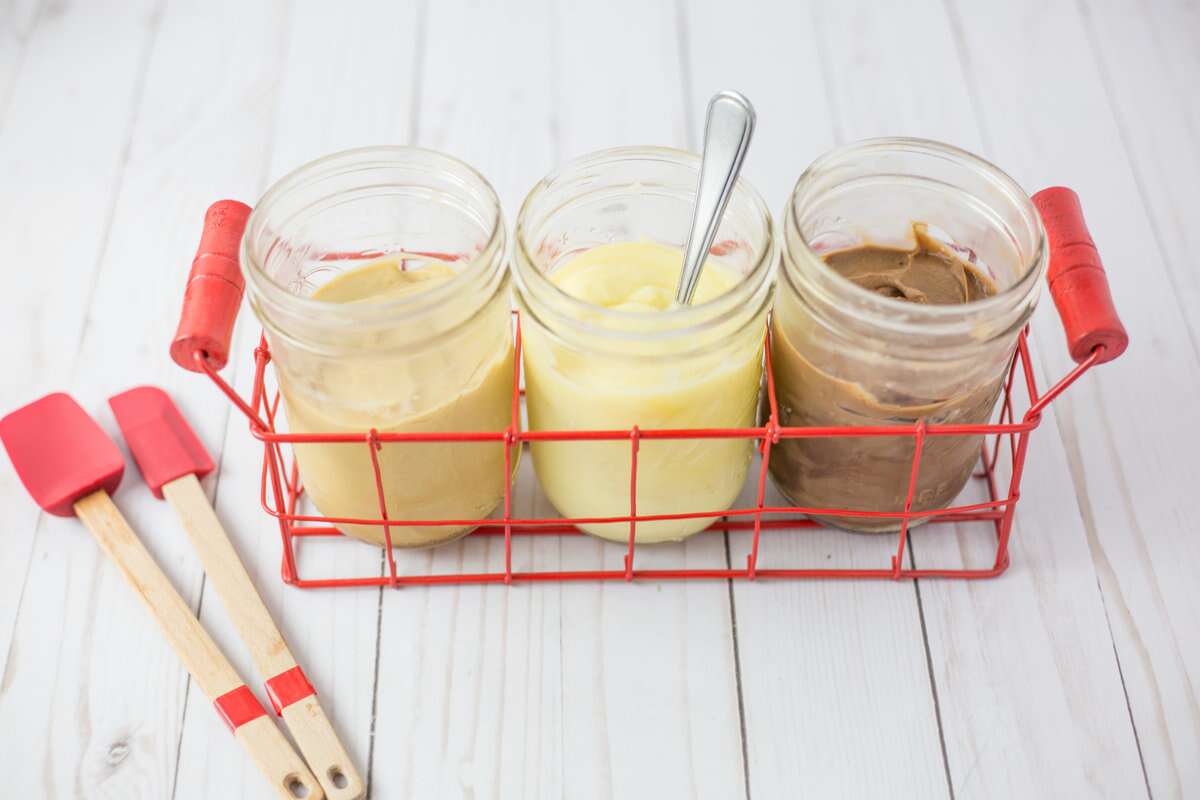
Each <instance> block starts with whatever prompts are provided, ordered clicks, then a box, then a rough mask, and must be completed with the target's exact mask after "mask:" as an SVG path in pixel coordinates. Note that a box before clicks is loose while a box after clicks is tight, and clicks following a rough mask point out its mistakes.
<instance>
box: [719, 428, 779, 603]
mask: <svg viewBox="0 0 1200 800" xmlns="http://www.w3.org/2000/svg"><path fill="white" fill-rule="evenodd" d="M778 435H779V432H778V431H777V430H776V428H775V420H774V418H772V419H771V421H770V423H769V424H768V425H767V428H766V431H765V432H764V433H763V440H762V445H760V447H759V452H760V453H761V454H762V464H760V465H759V469H758V504H757V505H756V506H755V509H754V537H753V539H751V541H750V554H749V555H747V556H746V577H747V578H749V579H750V580H754V579H755V577H756V576H757V574H758V573H757V570H758V540H759V536H760V535H761V534H762V515H763V505H764V500H765V499H766V496H767V465H768V464H770V463H771V443H772V441H773V440H774V439H775V438H776V437H777V436H778ZM726 536H728V534H726Z"/></svg>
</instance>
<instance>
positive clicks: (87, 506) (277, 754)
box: [75, 490, 324, 800]
mask: <svg viewBox="0 0 1200 800" xmlns="http://www.w3.org/2000/svg"><path fill="white" fill-rule="evenodd" d="M75 513H76V514H77V515H78V516H79V519H80V520H81V521H82V522H83V524H84V525H86V526H87V527H88V529H89V530H90V531H91V532H92V535H93V536H95V537H96V541H98V542H99V543H100V547H102V548H103V549H104V552H105V553H107V554H108V557H109V558H110V559H112V562H113V563H114V564H116V565H117V568H118V569H119V570H120V571H121V575H122V576H123V577H124V578H125V582H126V583H127V584H129V586H130V588H131V589H133V590H134V592H136V593H137V595H138V597H140V598H141V599H142V602H143V603H144V604H145V605H146V608H147V609H149V611H150V613H151V614H152V615H153V616H154V619H155V620H156V621H157V622H158V624H159V627H160V628H161V629H162V632H163V635H165V636H166V638H167V641H168V642H170V643H171V647H172V648H174V650H175V652H176V654H178V656H179V658H180V660H181V661H183V665H184V666H185V667H187V670H188V672H190V673H191V674H192V678H193V680H195V681H196V685H197V686H199V687H200V690H201V691H202V692H204V694H205V696H207V697H208V698H209V699H210V700H212V701H213V702H214V703H215V704H216V705H217V708H218V711H220V712H221V713H222V714H223V715H224V716H225V718H226V720H227V721H228V722H229V723H230V725H231V727H233V728H234V735H235V736H236V738H237V739H238V741H239V742H241V743H242V746H243V747H245V748H246V750H247V751H248V752H249V754H250V757H251V758H252V759H253V760H254V762H255V764H257V765H258V768H259V770H260V771H261V772H262V774H263V776H264V777H265V778H266V779H267V781H268V782H270V784H271V786H272V787H273V788H274V790H275V793H276V794H277V795H278V796H279V797H283V798H289V800H294V798H296V797H305V798H307V800H321V798H323V797H324V794H323V792H322V790H321V786H320V784H318V783H317V781H316V779H315V778H313V776H312V773H311V772H309V771H308V767H306V766H305V764H304V762H303V761H302V760H301V759H300V757H299V756H298V755H297V754H296V752H295V751H294V750H293V749H292V747H291V745H290V744H288V741H287V739H285V738H284V736H283V733H282V732H281V731H280V730H279V728H278V727H277V726H276V725H275V723H274V721H273V720H271V718H270V717H268V716H265V715H264V714H262V713H261V706H259V705H258V701H257V700H255V699H254V696H253V694H252V693H250V691H249V690H248V689H246V688H245V684H244V683H243V682H242V679H241V678H240V677H238V674H237V671H236V670H234V668H233V665H231V664H230V663H229V661H228V660H227V659H226V658H225V656H224V654H223V653H222V652H221V650H220V648H219V647H217V643H216V642H214V641H213V640H212V637H210V636H209V635H208V632H207V631H205V630H204V627H203V626H202V625H201V624H200V621H199V620H197V619H196V617H195V615H194V614H192V610H191V608H189V607H188V604H187V603H186V602H184V600H183V598H182V597H180V596H179V592H177V591H175V587H174V586H172V585H171V582H170V580H168V578H167V576H166V575H165V574H163V571H162V570H161V569H160V568H159V566H158V564H157V563H156V562H155V561H154V558H153V557H152V556H151V555H150V553H149V552H148V551H147V550H146V548H145V546H144V545H143V544H142V542H141V540H140V539H138V538H137V535H136V534H134V532H133V529H132V528H130V527H129V524H128V523H127V522H126V521H125V518H124V517H123V516H122V515H121V512H120V511H119V510H118V509H117V507H116V506H115V505H114V504H113V502H112V499H111V498H110V497H109V496H108V493H107V492H105V491H103V490H101V491H98V492H94V493H92V494H89V495H87V496H85V497H83V498H82V499H80V500H78V501H77V502H76V503H75ZM256 706H257V708H255V707H256Z"/></svg>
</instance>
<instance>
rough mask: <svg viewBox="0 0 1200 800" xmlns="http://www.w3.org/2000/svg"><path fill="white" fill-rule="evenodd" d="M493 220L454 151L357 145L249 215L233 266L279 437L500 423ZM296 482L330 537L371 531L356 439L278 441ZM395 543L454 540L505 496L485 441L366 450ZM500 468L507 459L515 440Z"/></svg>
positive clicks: (378, 528)
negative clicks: (260, 352)
mask: <svg viewBox="0 0 1200 800" xmlns="http://www.w3.org/2000/svg"><path fill="white" fill-rule="evenodd" d="M504 251H505V230H504V220H503V216H502V214H501V211H500V204H499V201H498V200H497V198H496V194H495V192H494V191H493V190H492V187H491V186H490V185H489V184H488V183H487V181H485V180H484V179H483V177H482V176H480V175H479V174H478V173H477V172H475V171H474V170H473V169H471V168H470V167H469V166H467V165H466V164H464V163H462V162H460V161H457V160H455V159H453V158H450V157H448V156H445V155H441V154H439V153H434V152H431V151H427V150H420V149H416V148H407V147H369V148H362V149H358V150H350V151H346V152H343V153H337V154H334V155H331V156H328V157H326V158H322V159H320V160H318V161H314V162H312V163H310V164H307V165H305V166H303V167H301V168H299V169H298V170H296V171H295V172H293V173H291V174H290V175H288V176H287V177H285V178H283V179H282V180H280V181H279V182H278V183H276V184H275V185H274V186H273V187H272V188H271V189H270V190H269V191H268V192H267V193H266V195H264V196H263V198H262V200H261V201H259V203H258V205H257V206H256V207H255V209H254V212H253V213H252V214H251V215H250V219H249V221H248V223H247V227H246V233H245V236H244V237H243V239H242V252H241V262H242V269H243V271H244V273H245V276H246V286H247V294H248V296H249V299H250V304H251V306H252V307H253V308H254V312H255V314H256V315H257V316H258V318H259V320H260V321H261V322H262V324H263V327H264V329H265V332H266V336H267V340H268V343H269V345H270V348H271V355H272V360H273V363H274V365H275V372H276V375H277V376H278V379H279V388H280V391H281V393H282V396H283V402H284V407H285V410H286V414H287V423H288V428H289V430H290V431H291V432H292V433H299V434H306V433H342V434H364V433H365V432H367V431H369V430H372V429H374V430H376V431H378V432H379V433H381V434H386V433H390V432H450V431H453V432H463V431H466V432H479V431H489V432H502V431H504V430H505V429H507V428H508V427H509V425H510V424H511V421H512V392H513V340H512V334H511V331H512V319H511V318H512V313H511V306H510V303H509V291H508V280H507V272H506V270H505V269H504ZM295 451H296V459H297V463H298V466H299V469H300V477H301V479H302V481H303V484H304V487H305V491H306V493H307V494H308V496H309V497H310V498H311V500H312V502H313V504H314V505H315V506H316V508H317V509H318V510H319V511H320V512H321V513H322V514H324V515H325V516H328V517H330V518H331V519H332V520H333V522H334V523H335V524H336V525H337V527H338V528H339V529H340V530H341V531H342V532H344V533H346V534H348V535H350V536H354V537H356V538H359V539H363V540H365V541H369V542H374V543H377V544H383V543H384V541H385V538H384V528H383V526H382V525H379V524H370V522H371V521H372V520H379V519H380V518H381V510H380V505H379V493H378V491H377V489H376V485H375V474H374V468H373V466H372V463H371V454H370V451H369V450H368V445H367V444H366V443H365V441H364V440H362V439H359V440H357V441H350V442H345V443H340V442H339V443H323V442H322V443H302V444H296V445H295ZM378 458H379V464H380V468H381V476H382V482H383V495H384V498H385V500H386V505H387V509H386V511H387V515H388V518H389V519H392V520H405V519H408V520H423V521H427V520H457V522H455V523H453V524H446V525H403V524H401V525H392V526H390V532H391V540H392V543H393V544H394V545H396V546H401V547H419V546H425V545H432V544H437V543H440V542H444V541H448V540H451V539H454V538H457V537H459V536H461V535H463V534H465V533H467V532H468V531H469V529H470V526H469V525H464V524H463V521H468V520H477V519H482V518H484V517H487V516H488V515H489V514H490V513H491V512H492V510H493V509H495V508H496V506H497V505H498V504H499V503H500V502H501V500H502V499H503V497H504V488H505V482H506V480H510V479H511V473H510V474H507V475H506V473H505V471H504V445H503V444H502V443H501V442H492V441H488V442H388V443H384V444H382V446H381V449H380V450H379V451H378ZM512 465H513V468H514V469H515V466H516V451H515V450H514V452H513V457H512Z"/></svg>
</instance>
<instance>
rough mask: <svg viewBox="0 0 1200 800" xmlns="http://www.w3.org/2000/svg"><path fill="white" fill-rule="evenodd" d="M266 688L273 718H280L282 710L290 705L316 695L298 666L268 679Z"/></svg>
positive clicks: (315, 691)
mask: <svg viewBox="0 0 1200 800" xmlns="http://www.w3.org/2000/svg"><path fill="white" fill-rule="evenodd" d="M266 686H267V697H268V698H269V699H270V701H271V708H273V709H275V716H281V715H282V714H283V710H284V709H285V708H287V707H288V706H290V705H291V704H292V703H296V702H299V701H300V700H303V699H304V698H306V697H312V696H313V695H314V694H316V693H317V690H316V689H314V688H313V686H312V684H311V683H309V682H308V678H307V677H306V676H305V675H304V670H302V669H300V665H299V664H297V665H296V666H294V667H292V668H291V669H289V670H284V671H283V672H281V673H279V674H278V675H276V676H275V677H274V678H268V679H267V683H266Z"/></svg>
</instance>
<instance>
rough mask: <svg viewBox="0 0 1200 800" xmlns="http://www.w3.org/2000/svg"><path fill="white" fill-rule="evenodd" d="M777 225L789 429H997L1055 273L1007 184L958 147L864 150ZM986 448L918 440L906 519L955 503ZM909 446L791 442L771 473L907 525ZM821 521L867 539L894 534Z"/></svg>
mask: <svg viewBox="0 0 1200 800" xmlns="http://www.w3.org/2000/svg"><path fill="white" fill-rule="evenodd" d="M782 227H783V264H782V268H781V275H780V279H779V290H778V296H777V299H776V305H775V310H774V314H773V318H772V349H771V356H772V366H773V373H774V378H775V388H776V399H777V406H778V413H779V420H778V422H779V424H780V425H783V426H882V425H909V424H912V423H914V422H916V421H917V420H924V421H925V422H926V423H928V424H938V423H945V424H959V423H961V424H977V423H986V422H988V421H990V419H991V417H992V414H993V411H994V408H995V406H996V401H997V398H998V396H999V393H1000V389H1001V386H1002V382H1003V380H1004V377H1005V375H1006V373H1007V369H1008V366H1009V364H1010V362H1011V359H1012V356H1013V351H1014V348H1015V346H1016V341H1017V336H1018V334H1019V333H1020V331H1021V329H1022V327H1023V326H1024V325H1025V323H1026V321H1027V320H1028V319H1029V316H1030V314H1032V312H1033V309H1034V306H1035V304H1036V302H1037V298H1038V293H1039V290H1040V287H1041V284H1042V276H1043V272H1044V271H1045V267H1046V253H1045V247H1044V232H1043V229H1042V224H1041V220H1040V218H1039V216H1038V214H1037V212H1036V210H1035V208H1034V206H1033V203H1032V201H1031V200H1030V199H1029V197H1028V196H1027V195H1026V194H1025V192H1024V191H1022V190H1021V188H1020V187H1019V186H1018V185H1017V184H1016V182H1015V181H1013V180H1012V179H1011V178H1010V177H1008V176H1007V175H1005V174H1004V173H1003V172H1001V171H1000V170H999V169H997V168H996V167H995V166H993V165H991V164H989V163H988V162H986V161H984V160H983V159H981V158H978V157H977V156H974V155H972V154H970V153H967V152H965V151H962V150H959V149H957V148H954V147H951V146H949V145H945V144H940V143H938V142H932V141H925V140H919V139H876V140H870V141H865V142H860V143H857V144H852V145H849V146H846V147H842V148H840V149H838V150H835V151H833V152H831V153H828V154H827V155H825V156H823V157H821V158H820V159H818V160H817V161H816V162H814V163H813V164H812V166H810V167H809V169H808V170H807V171H806V172H805V173H804V174H803V175H802V176H801V177H800V180H799V181H798V182H797V184H796V187H795V189H794V190H793V192H792V196H791V198H790V199H789V201H788V204H787V207H786V210H785V213H784V219H783V222H782ZM981 439H982V437H980V436H930V437H928V438H926V439H925V441H924V445H923V451H922V457H921V463H920V473H919V476H918V480H917V484H916V488H915V492H914V495H913V505H912V509H913V510H914V511H928V510H934V509H940V508H945V507H946V506H948V505H950V504H951V503H952V502H953V501H954V498H955V497H956V496H957V495H958V494H959V492H960V491H961V490H962V488H963V486H964V484H965V483H966V481H967V479H968V478H969V477H970V475H971V473H972V471H973V470H974V468H975V466H976V464H977V462H978V460H979V454H980V446H981ZM914 446H915V445H914V438H913V437H912V436H904V437H891V436H888V437H813V438H792V439H788V438H784V439H781V440H780V441H779V442H778V444H775V445H774V446H773V447H772V450H771V459H770V471H771V475H772V478H773V479H774V482H775V484H776V485H777V486H778V487H779V489H780V490H781V491H782V492H783V494H784V495H785V496H786V497H787V498H788V499H789V500H790V501H791V502H792V503H794V504H796V505H798V506H803V507H807V508H823V509H850V510H855V511H873V512H888V511H896V512H902V511H903V508H904V503H905V498H906V495H907V491H908V485H909V479H910V473H911V469H912V461H913V451H914ZM815 516H816V517H817V518H818V519H820V520H821V521H823V522H825V523H828V524H833V525H836V526H839V527H843V528H848V529H852V530H859V531H869V532H877V531H878V532H882V531H894V530H896V529H898V528H899V527H900V523H901V519H900V518H899V517H895V518H891V517H853V516H846V515H840V516H839V515H835V514H831V515H820V514H817V515H815ZM919 521H920V518H917V519H914V520H913V522H912V523H911V524H917V522H919Z"/></svg>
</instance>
